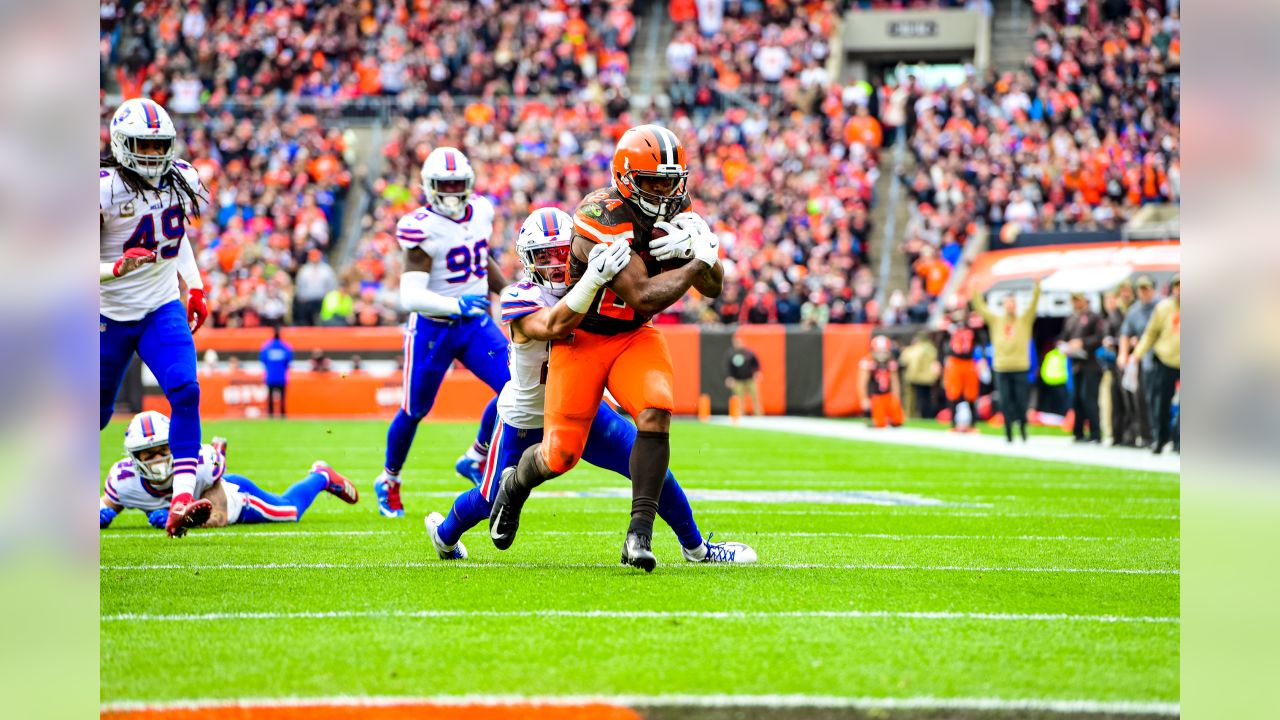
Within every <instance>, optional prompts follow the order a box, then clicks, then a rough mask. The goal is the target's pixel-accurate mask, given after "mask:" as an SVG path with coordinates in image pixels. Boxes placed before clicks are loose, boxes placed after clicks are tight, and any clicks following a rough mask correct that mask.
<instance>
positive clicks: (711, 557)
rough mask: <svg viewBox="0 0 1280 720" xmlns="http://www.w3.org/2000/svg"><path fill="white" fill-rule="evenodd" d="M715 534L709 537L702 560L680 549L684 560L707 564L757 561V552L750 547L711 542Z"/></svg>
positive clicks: (740, 544)
mask: <svg viewBox="0 0 1280 720" xmlns="http://www.w3.org/2000/svg"><path fill="white" fill-rule="evenodd" d="M713 535H715V533H711V535H708V536H707V540H706V542H705V543H703V545H704V546H705V547H706V554H705V555H703V556H702V557H701V558H696V557H694V556H693V553H692V552H690V551H689V550H688V549H687V548H680V552H682V553H683V554H684V559H685V560H688V561H689V562H705V563H741V564H744V565H745V564H749V563H753V562H755V561H756V559H757V558H756V551H755V550H754V549H752V548H751V546H750V545H747V544H745V543H740V542H720V543H713V542H711V537H712V536H713Z"/></svg>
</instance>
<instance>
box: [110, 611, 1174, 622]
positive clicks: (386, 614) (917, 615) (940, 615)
mask: <svg viewBox="0 0 1280 720" xmlns="http://www.w3.org/2000/svg"><path fill="white" fill-rule="evenodd" d="M457 617H490V618H620V619H627V620H633V619H637V620H638V619H653V620H662V619H669V618H688V619H695V620H768V619H774V618H842V619H893V620H899V619H902V620H986V621H993V622H1006V621H1007V622H1096V623H1139V624H1174V625H1177V624H1181V622H1182V621H1181V619H1180V618H1176V617H1153V616H1130V615H1068V614H1064V613H1026V614H1023V613H971V612H944V611H922V612H904V611H890V610H784V611H778V612H771V611H714V610H331V611H317V612H232V613H195V614H174V615H159V614H149V613H119V614H115V615H103V616H101V618H100V620H101V621H102V622H200V621H209V620H341V619H348V618H457Z"/></svg>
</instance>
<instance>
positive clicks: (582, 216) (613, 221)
mask: <svg viewBox="0 0 1280 720" xmlns="http://www.w3.org/2000/svg"><path fill="white" fill-rule="evenodd" d="M612 203H619V204H618V205H614V206H613V207H610V205H611V204H612ZM573 231H574V233H575V234H577V235H581V236H582V237H584V238H586V239H587V240H590V241H591V242H593V243H612V242H619V241H621V242H625V243H627V244H628V245H629V244H631V242H632V241H633V240H634V239H635V225H634V224H633V223H632V222H631V219H630V218H628V217H627V216H626V214H625V213H624V212H622V206H621V201H618V200H612V199H594V198H591V197H588V198H587V199H586V200H584V201H582V204H580V205H578V209H577V210H575V211H574V212H573Z"/></svg>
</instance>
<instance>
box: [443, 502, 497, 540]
mask: <svg viewBox="0 0 1280 720" xmlns="http://www.w3.org/2000/svg"><path fill="white" fill-rule="evenodd" d="M489 510H490V505H489V503H487V502H485V500H484V495H482V494H481V493H480V488H471V489H470V490H468V491H466V492H464V493H462V494H461V495H459V496H458V498H457V499H456V500H454V501H453V507H452V508H451V509H450V510H449V514H448V515H447V516H445V519H444V522H442V523H440V540H441V541H442V542H444V544H445V545H454V544H456V543H457V542H458V540H459V539H460V538H461V537H462V533H464V532H466V531H468V530H470V529H471V528H473V527H475V526H476V525H478V524H480V521H481V520H484V519H485V518H487V517H489Z"/></svg>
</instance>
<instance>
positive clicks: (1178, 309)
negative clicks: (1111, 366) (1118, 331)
mask: <svg viewBox="0 0 1280 720" xmlns="http://www.w3.org/2000/svg"><path fill="white" fill-rule="evenodd" d="M1181 303H1182V281H1181V278H1180V277H1179V276H1178V275H1174V276H1173V282H1172V284H1171V285H1170V287H1169V297H1167V298H1165V299H1164V300H1161V301H1160V303H1159V304H1158V305H1156V309H1155V311H1154V312H1153V313H1152V314H1151V321H1150V322H1148V323H1147V329H1146V331H1144V332H1143V334H1142V340H1141V341H1139V342H1138V347H1137V348H1136V349H1135V350H1134V356H1135V357H1139V358H1140V357H1142V356H1143V355H1145V354H1146V353H1147V351H1151V354H1152V358H1151V359H1152V371H1151V384H1152V395H1153V396H1154V398H1155V404H1154V406H1153V408H1152V411H1151V424H1152V425H1153V426H1154V429H1153V432H1154V434H1155V436H1156V437H1155V442H1154V443H1152V445H1151V452H1153V453H1155V454H1157V455H1159V454H1160V453H1161V452H1162V451H1163V450H1164V446H1165V445H1166V444H1168V442H1169V441H1170V440H1171V439H1172V440H1173V451H1174V452H1181V451H1182V433H1181V417H1179V420H1178V421H1177V422H1175V421H1174V419H1173V411H1172V407H1173V396H1174V395H1175V394H1176V393H1177V391H1178V383H1179V382H1180V381H1181V379H1182V369H1181V368H1182V305H1181ZM1129 361H1130V362H1133V357H1130V359H1129ZM1179 416H1181V408H1179Z"/></svg>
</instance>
